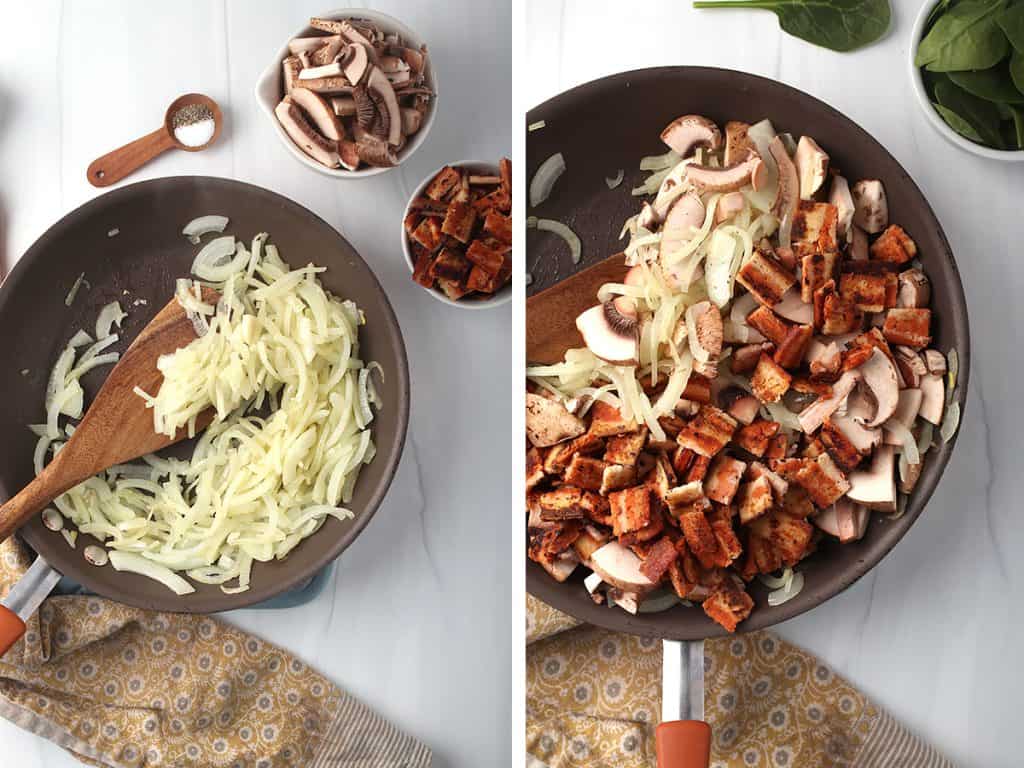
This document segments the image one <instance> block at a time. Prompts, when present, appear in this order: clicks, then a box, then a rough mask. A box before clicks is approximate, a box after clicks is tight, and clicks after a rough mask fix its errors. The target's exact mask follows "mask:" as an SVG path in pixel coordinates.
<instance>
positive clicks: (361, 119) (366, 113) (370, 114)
mask: <svg viewBox="0 0 1024 768" xmlns="http://www.w3.org/2000/svg"><path fill="white" fill-rule="evenodd" d="M352 101H353V102H354V103H355V105H356V125H358V126H359V127H360V128H362V129H363V130H366V131H368V130H370V126H372V125H373V120H374V118H375V117H376V116H377V107H376V106H375V105H374V103H373V99H371V98H370V94H369V92H368V91H367V90H366V88H365V87H363V86H361V85H357V86H356V87H355V88H354V89H353V90H352Z"/></svg>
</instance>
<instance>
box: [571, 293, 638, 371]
mask: <svg viewBox="0 0 1024 768" xmlns="http://www.w3.org/2000/svg"><path fill="white" fill-rule="evenodd" d="M576 327H577V328H578V329H579V331H580V334H582V336H583V343H584V344H586V345H587V347H588V348H589V349H590V351H591V352H593V353H594V354H595V355H597V356H598V357H600V358H601V359H602V360H607V361H608V362H609V363H616V364H620V365H633V364H635V363H636V359H637V352H638V345H639V336H640V324H639V323H638V322H637V319H636V316H635V315H634V316H630V315H628V314H625V313H623V312H622V311H621V310H620V309H619V308H618V307H616V306H615V303H614V302H612V301H606V302H604V303H603V304H598V305H597V306H596V307H591V308H590V309H588V310H586V311H585V312H583V313H582V314H581V315H580V316H579V317H577V318H576Z"/></svg>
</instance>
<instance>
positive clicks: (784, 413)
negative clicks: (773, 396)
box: [764, 403, 804, 432]
mask: <svg viewBox="0 0 1024 768" xmlns="http://www.w3.org/2000/svg"><path fill="white" fill-rule="evenodd" d="M764 407H765V409H766V410H767V411H768V413H769V415H770V416H771V418H772V421H777V422H779V424H781V425H782V426H783V427H784V428H786V429H792V430H794V431H795V432H803V431H804V428H803V427H801V426H800V419H798V418H797V415H796V414H795V413H793V412H792V411H791V410H789V408H787V407H786V406H785V405H783V404H782V403H765V404H764Z"/></svg>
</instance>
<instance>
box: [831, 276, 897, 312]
mask: <svg viewBox="0 0 1024 768" xmlns="http://www.w3.org/2000/svg"><path fill="white" fill-rule="evenodd" d="M897 285H898V280H897V277H896V274H895V273H894V272H885V273H882V274H877V275H870V274H859V273H854V272H846V273H844V274H843V275H842V276H840V278H839V294H840V296H842V297H843V299H845V300H846V301H847V302H849V303H850V304H853V305H854V306H855V307H857V309H859V310H861V311H863V312H881V311H882V310H884V309H886V308H887V307H891V306H895V302H896V288H897Z"/></svg>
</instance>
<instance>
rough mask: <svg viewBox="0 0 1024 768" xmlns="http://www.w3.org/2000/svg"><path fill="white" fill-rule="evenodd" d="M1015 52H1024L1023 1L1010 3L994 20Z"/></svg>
mask: <svg viewBox="0 0 1024 768" xmlns="http://www.w3.org/2000/svg"><path fill="white" fill-rule="evenodd" d="M996 21H997V22H998V23H999V27H1000V29H1002V30H1003V34H1005V35H1006V39H1007V40H1009V41H1010V45H1012V46H1013V47H1014V50H1016V51H1017V53H1024V3H1016V4H1014V5H1011V6H1010V7H1009V8H1007V9H1006V10H1005V11H1003V13H1002V14H1000V16H999V18H998V19H997V20H996Z"/></svg>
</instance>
